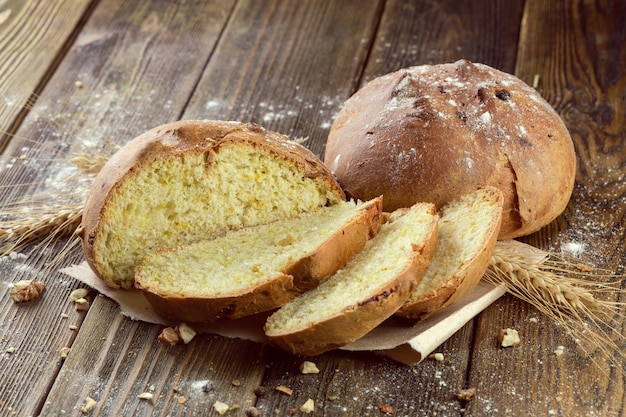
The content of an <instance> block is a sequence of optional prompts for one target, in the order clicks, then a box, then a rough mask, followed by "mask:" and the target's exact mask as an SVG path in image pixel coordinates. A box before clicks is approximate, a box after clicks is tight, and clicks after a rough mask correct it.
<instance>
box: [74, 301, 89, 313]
mask: <svg viewBox="0 0 626 417" xmlns="http://www.w3.org/2000/svg"><path fill="white" fill-rule="evenodd" d="M74 308H75V309H76V311H87V310H89V301H87V299H86V298H79V299H78V300H76V301H74Z"/></svg>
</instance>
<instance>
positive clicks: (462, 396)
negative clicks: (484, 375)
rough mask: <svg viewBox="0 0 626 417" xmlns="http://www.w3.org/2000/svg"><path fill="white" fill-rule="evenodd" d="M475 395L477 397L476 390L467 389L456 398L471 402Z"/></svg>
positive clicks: (461, 391)
mask: <svg viewBox="0 0 626 417" xmlns="http://www.w3.org/2000/svg"><path fill="white" fill-rule="evenodd" d="M474 395H476V388H467V389H462V390H460V391H459V392H457V394H456V397H457V398H458V399H459V400H461V401H469V400H471V399H472V398H473V397H474Z"/></svg>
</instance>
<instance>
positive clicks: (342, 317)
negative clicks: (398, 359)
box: [265, 203, 437, 355]
mask: <svg viewBox="0 0 626 417" xmlns="http://www.w3.org/2000/svg"><path fill="white" fill-rule="evenodd" d="M436 241H437V214H436V213H435V208H434V206H433V205H432V204H427V203H418V204H416V205H414V206H412V207H411V208H410V209H403V210H400V211H396V212H394V213H392V214H391V216H390V219H389V221H388V222H387V223H385V224H384V225H383V226H382V227H381V229H380V232H379V233H378V235H376V237H374V238H373V239H371V240H369V241H368V243H367V244H366V245H365V249H363V251H361V252H360V253H359V254H358V255H356V256H355V257H354V258H353V259H352V260H351V261H350V262H349V263H348V264H347V265H346V267H344V268H342V269H340V270H339V271H337V273H336V274H335V275H333V276H332V277H330V278H328V279H327V280H326V281H324V282H323V283H321V284H320V285H319V286H318V287H317V288H315V289H313V290H311V291H308V292H306V293H304V294H303V295H301V296H299V297H298V298H296V299H295V300H293V301H291V302H289V303H287V304H285V305H284V306H283V307H281V308H280V309H278V310H277V311H276V312H274V313H273V314H272V315H271V316H270V317H269V318H268V320H267V322H266V325H265V333H266V335H267V336H268V337H269V339H270V340H271V341H273V342H274V343H275V344H276V345H278V346H280V347H282V348H283V349H285V350H287V351H289V352H291V353H294V354H301V355H317V354H320V353H322V352H325V351H327V350H330V349H333V348H337V347H340V346H343V345H345V344H348V343H350V342H352V341H354V340H356V339H358V338H360V337H362V336H363V335H365V334H366V333H367V332H369V331H370V330H371V329H373V328H374V327H376V326H378V325H379V324H380V323H381V322H383V321H384V320H385V319H386V318H388V317H389V316H391V315H392V314H393V313H394V312H396V310H397V309H398V308H400V306H401V305H402V304H403V303H404V302H405V301H406V299H407V298H408V297H409V295H410V294H412V293H413V291H414V290H415V288H416V286H417V284H418V283H419V281H420V280H421V277H422V276H423V274H424V272H425V271H426V268H427V267H428V264H429V263H430V260H431V259H432V257H433V254H434V252H435V247H436Z"/></svg>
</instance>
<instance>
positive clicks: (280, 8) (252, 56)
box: [184, 0, 382, 156]
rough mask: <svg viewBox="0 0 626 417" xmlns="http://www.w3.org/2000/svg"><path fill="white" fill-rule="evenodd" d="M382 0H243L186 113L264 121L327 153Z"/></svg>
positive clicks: (188, 114) (360, 64) (354, 80)
mask: <svg viewBox="0 0 626 417" xmlns="http://www.w3.org/2000/svg"><path fill="white" fill-rule="evenodd" d="M381 8H382V2H381V1H371V2H368V3H367V6H366V7H364V4H363V3H362V2H359V1H347V0H344V1H335V2H331V1H323V2H321V1H317V0H307V1H298V2H285V1H267V2H257V1H241V2H239V3H238V5H237V8H236V10H235V12H234V14H233V18H232V20H231V23H230V25H229V26H228V27H227V28H226V31H225V33H224V36H223V39H222V40H221V42H220V43H219V45H218V47H217V49H216V51H215V54H214V56H213V57H212V59H211V61H210V62H209V64H208V66H207V69H206V71H205V73H204V75H203V77H202V80H200V83H199V84H198V88H197V90H196V94H194V96H193V97H192V98H191V100H190V103H189V106H188V107H187V109H186V110H185V114H184V118H213V119H222V120H239V121H244V122H253V123H258V124H260V125H262V126H264V127H265V128H267V129H270V130H275V131H279V132H281V133H283V134H286V135H288V136H290V137H292V138H294V139H295V138H307V141H306V142H305V145H306V146H307V147H308V148H309V149H311V150H312V151H313V152H314V153H316V154H317V155H318V156H321V155H322V154H323V151H322V150H323V148H324V144H325V143H326V136H327V135H328V131H329V129H330V125H331V123H332V121H333V119H334V116H335V115H336V113H337V112H338V111H339V109H340V107H341V104H342V103H343V101H344V100H345V99H346V98H347V97H348V96H349V95H350V94H351V93H352V91H353V90H354V88H355V86H356V83H357V81H358V77H359V74H360V71H361V67H362V63H363V62H364V60H365V58H366V56H367V53H368V47H369V44H370V42H371V38H372V34H373V31H374V29H375V28H376V24H377V21H378V16H379V13H380V11H381Z"/></svg>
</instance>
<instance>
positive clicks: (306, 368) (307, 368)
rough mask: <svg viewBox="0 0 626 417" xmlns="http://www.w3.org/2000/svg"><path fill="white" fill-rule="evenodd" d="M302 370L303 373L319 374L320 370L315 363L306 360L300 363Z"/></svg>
mask: <svg viewBox="0 0 626 417" xmlns="http://www.w3.org/2000/svg"><path fill="white" fill-rule="evenodd" d="M300 372H302V373H303V374H319V373H320V370H319V369H318V367H317V365H316V364H315V363H313V362H309V361H304V362H302V364H301V365H300Z"/></svg>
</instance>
